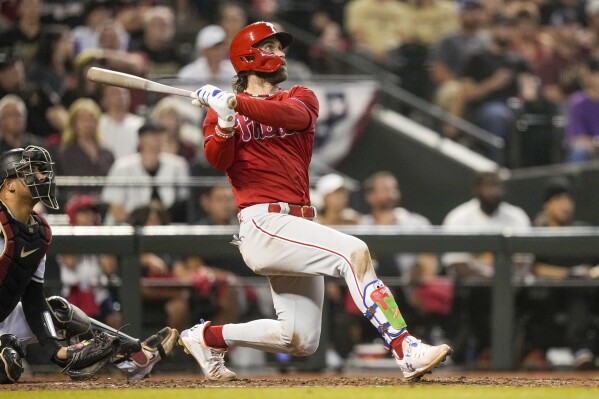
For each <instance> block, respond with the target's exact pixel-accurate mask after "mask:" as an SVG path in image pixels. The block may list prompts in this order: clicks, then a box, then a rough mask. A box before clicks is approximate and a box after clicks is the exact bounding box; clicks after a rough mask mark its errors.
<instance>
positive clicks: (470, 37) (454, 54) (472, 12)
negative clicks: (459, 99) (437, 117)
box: [430, 0, 484, 110]
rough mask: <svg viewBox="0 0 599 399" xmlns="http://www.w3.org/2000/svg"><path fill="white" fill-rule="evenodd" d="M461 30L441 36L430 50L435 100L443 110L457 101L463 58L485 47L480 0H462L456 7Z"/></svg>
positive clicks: (465, 58)
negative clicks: (458, 11) (435, 87)
mask: <svg viewBox="0 0 599 399" xmlns="http://www.w3.org/2000/svg"><path fill="white" fill-rule="evenodd" d="M459 7H460V8H459V10H460V13H459V19H460V29H459V30H458V31H457V32H454V33H451V34H449V35H447V36H445V37H443V38H442V39H441V40H440V41H439V43H438V44H437V45H436V46H434V48H433V49H432V52H431V60H430V73H431V78H432V80H433V82H434V83H436V85H437V89H436V95H435V100H434V102H435V103H436V104H437V105H439V106H440V107H441V108H443V109H445V110H449V109H450V105H451V104H452V103H453V102H454V101H456V96H457V95H458V88H459V84H458V77H459V76H461V74H462V71H463V69H464V65H465V63H466V60H467V59H468V57H469V56H470V54H473V53H475V52H477V51H481V50H482V49H483V47H484V39H483V33H482V31H481V29H480V28H481V24H482V19H483V6H482V4H481V3H480V1H479V0H464V1H461V2H460V6H459Z"/></svg>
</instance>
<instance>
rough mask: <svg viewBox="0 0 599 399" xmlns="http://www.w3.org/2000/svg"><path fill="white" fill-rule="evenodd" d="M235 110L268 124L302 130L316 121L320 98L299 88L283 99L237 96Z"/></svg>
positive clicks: (309, 91)
mask: <svg viewBox="0 0 599 399" xmlns="http://www.w3.org/2000/svg"><path fill="white" fill-rule="evenodd" d="M235 111H237V112H238V113H240V114H241V115H244V116H247V117H248V118H250V119H252V120H255V121H256V122H258V123H262V124H264V125H267V126H276V127H282V128H283V129H287V130H292V131H299V132H301V131H304V130H307V129H309V128H310V127H311V126H312V125H313V124H315V123H316V118H318V99H317V98H316V95H315V94H314V93H313V92H312V91H311V90H308V89H304V90H297V91H296V92H295V93H294V96H293V97H291V98H289V99H286V100H283V101H264V100H260V99H256V98H250V97H244V96H237V107H235Z"/></svg>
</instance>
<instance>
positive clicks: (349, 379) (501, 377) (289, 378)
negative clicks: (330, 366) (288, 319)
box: [1, 371, 599, 397]
mask: <svg viewBox="0 0 599 399" xmlns="http://www.w3.org/2000/svg"><path fill="white" fill-rule="evenodd" d="M367 386H374V387H394V386H414V387H417V386H423V387H424V386H438V387H449V386H462V387H465V386H473V387H483V386H488V387H581V388H582V387H585V388H596V389H599V372H597V371H594V372H593V371H591V372H576V373H574V372H543V373H540V372H537V373H521V372H520V373H511V372H509V373H508V372H488V373H485V372H455V371H452V372H438V373H435V374H432V375H427V376H426V377H425V378H423V379H422V380H421V381H420V382H418V383H407V382H404V381H402V380H401V378H399V376H396V375H393V374H390V373H385V374H384V375H379V376H373V375H372V374H366V375H364V374H328V373H322V374H294V375H290V374H283V375H258V376H249V377H242V378H240V379H238V380H236V381H229V382H218V383H214V382H208V381H205V380H204V377H203V376H202V375H201V374H200V373H199V374H155V375H152V376H150V377H149V378H146V379H144V380H142V381H127V380H126V378H125V377H123V376H121V375H119V374H103V375H101V376H100V377H99V378H97V379H96V380H93V381H84V382H72V381H70V380H69V379H68V378H67V377H65V376H62V375H57V374H50V375H38V376H23V378H22V379H21V381H19V383H18V384H12V385H3V386H2V389H1V390H2V391H45V390H61V391H65V390H89V389H108V390H110V389H127V388H134V389H135V388H137V389H152V388H261V387H278V388H285V387H367ZM597 397H599V391H597Z"/></svg>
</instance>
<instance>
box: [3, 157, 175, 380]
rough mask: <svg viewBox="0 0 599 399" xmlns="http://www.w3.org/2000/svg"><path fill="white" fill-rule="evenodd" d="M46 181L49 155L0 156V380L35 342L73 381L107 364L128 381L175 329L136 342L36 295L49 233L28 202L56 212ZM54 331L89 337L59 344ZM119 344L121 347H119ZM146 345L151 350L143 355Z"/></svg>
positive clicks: (145, 368) (14, 373)
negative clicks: (42, 205)
mask: <svg viewBox="0 0 599 399" xmlns="http://www.w3.org/2000/svg"><path fill="white" fill-rule="evenodd" d="M54 178H55V176H54V170H53V162H52V159H51V157H50V154H49V153H48V151H47V150H46V149H44V148H42V147H37V146H28V147H27V148H17V149H13V150H10V151H6V152H4V153H2V154H0V230H1V232H0V233H1V235H0V247H2V248H3V249H4V250H3V252H2V253H1V254H0V361H1V362H2V363H1V364H0V383H14V382H17V381H18V379H19V378H20V376H21V373H22V372H23V367H22V358H23V357H24V356H25V350H24V346H25V345H28V344H31V343H33V342H35V341H37V342H39V343H40V345H41V347H42V348H43V351H44V353H45V354H47V358H48V359H49V360H51V361H52V362H54V363H55V364H57V365H58V366H60V367H62V369H63V372H64V373H66V374H68V375H69V376H71V377H72V378H74V379H87V378H91V377H93V376H94V375H95V374H96V373H97V372H98V371H99V370H100V369H101V368H102V367H103V366H104V365H105V364H106V363H108V362H111V361H113V362H117V363H118V364H117V366H118V367H120V368H121V369H124V370H125V371H127V372H128V373H129V375H131V376H132V377H133V378H140V377H143V376H145V375H147V373H149V370H151V367H152V366H153V365H154V364H155V362H156V361H158V360H159V359H160V357H162V356H164V355H166V353H168V352H170V349H172V347H173V345H174V342H175V341H176V339H177V338H176V337H177V336H178V334H177V332H176V330H171V329H168V328H167V329H163V330H161V331H160V332H159V333H158V334H156V335H155V336H152V337H150V338H149V339H148V340H146V341H144V342H143V343H139V341H137V340H133V339H132V338H131V337H127V336H122V335H121V334H117V333H116V332H115V331H114V330H112V331H111V329H110V328H109V327H107V328H105V329H103V327H102V326H99V327H97V328H92V327H91V325H92V324H93V322H92V321H91V320H89V319H87V320H86V319H85V317H83V316H84V315H82V314H79V313H78V312H77V311H76V309H74V307H72V306H71V305H70V304H69V303H68V302H66V301H64V300H63V299H62V298H50V300H49V301H48V300H46V297H45V296H44V271H45V265H46V252H47V250H48V246H49V244H50V241H51V238H52V233H51V230H50V227H49V226H48V223H47V222H46V220H45V219H44V218H43V217H42V216H41V215H39V214H38V213H37V212H35V211H34V210H33V207H34V206H35V205H36V204H37V203H38V202H39V201H41V202H42V203H43V204H44V205H45V206H46V207H49V208H52V209H58V203H57V201H56V198H55V189H56V186H55V182H54ZM50 304H51V305H52V306H50ZM80 313H82V312H80ZM55 321H56V322H57V323H58V328H57V327H56V326H55ZM87 321H89V324H90V325H89V326H87ZM76 325H77V326H78V327H77V328H75V326H76ZM86 326H87V327H88V328H87V329H85V330H84V328H85V327H86ZM61 330H62V331H63V332H64V334H63V335H64V337H63V338H70V336H69V335H79V336H81V334H82V333H86V334H87V336H89V339H85V340H82V341H80V342H77V343H75V344H73V345H69V346H63V345H61V344H60V341H59V338H60V337H59V336H58V333H57V331H61ZM122 342H125V345H124V346H123V350H120V349H121V346H122ZM169 345H170V346H169ZM149 349H152V350H155V351H156V352H157V353H151V354H150V355H151V356H150V357H148V356H146V352H148V353H149ZM141 355H143V356H144V357H145V358H146V359H145V360H146V361H143V359H141ZM156 355H159V356H156ZM136 360H137V361H136Z"/></svg>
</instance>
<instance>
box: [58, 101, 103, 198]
mask: <svg viewBox="0 0 599 399" xmlns="http://www.w3.org/2000/svg"><path fill="white" fill-rule="evenodd" d="M101 113H102V111H101V110H100V107H99V106H98V104H96V102H95V101H94V100H91V99H89V98H81V99H79V100H77V101H75V102H74V103H73V105H71V107H70V108H69V122H68V126H67V128H66V129H65V131H64V132H63V135H62V147H61V148H60V150H59V154H58V159H57V160H56V166H57V170H58V173H59V174H61V175H66V176H106V175H107V174H108V170H109V169H110V167H111V166H112V164H113V163H114V155H112V152H110V150H108V149H106V148H105V147H103V146H102V145H101V144H100V133H99V131H98V121H99V120H100V115H101ZM88 192H91V193H93V194H94V195H99V194H100V192H99V189H98V190H94V189H89V191H88Z"/></svg>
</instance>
